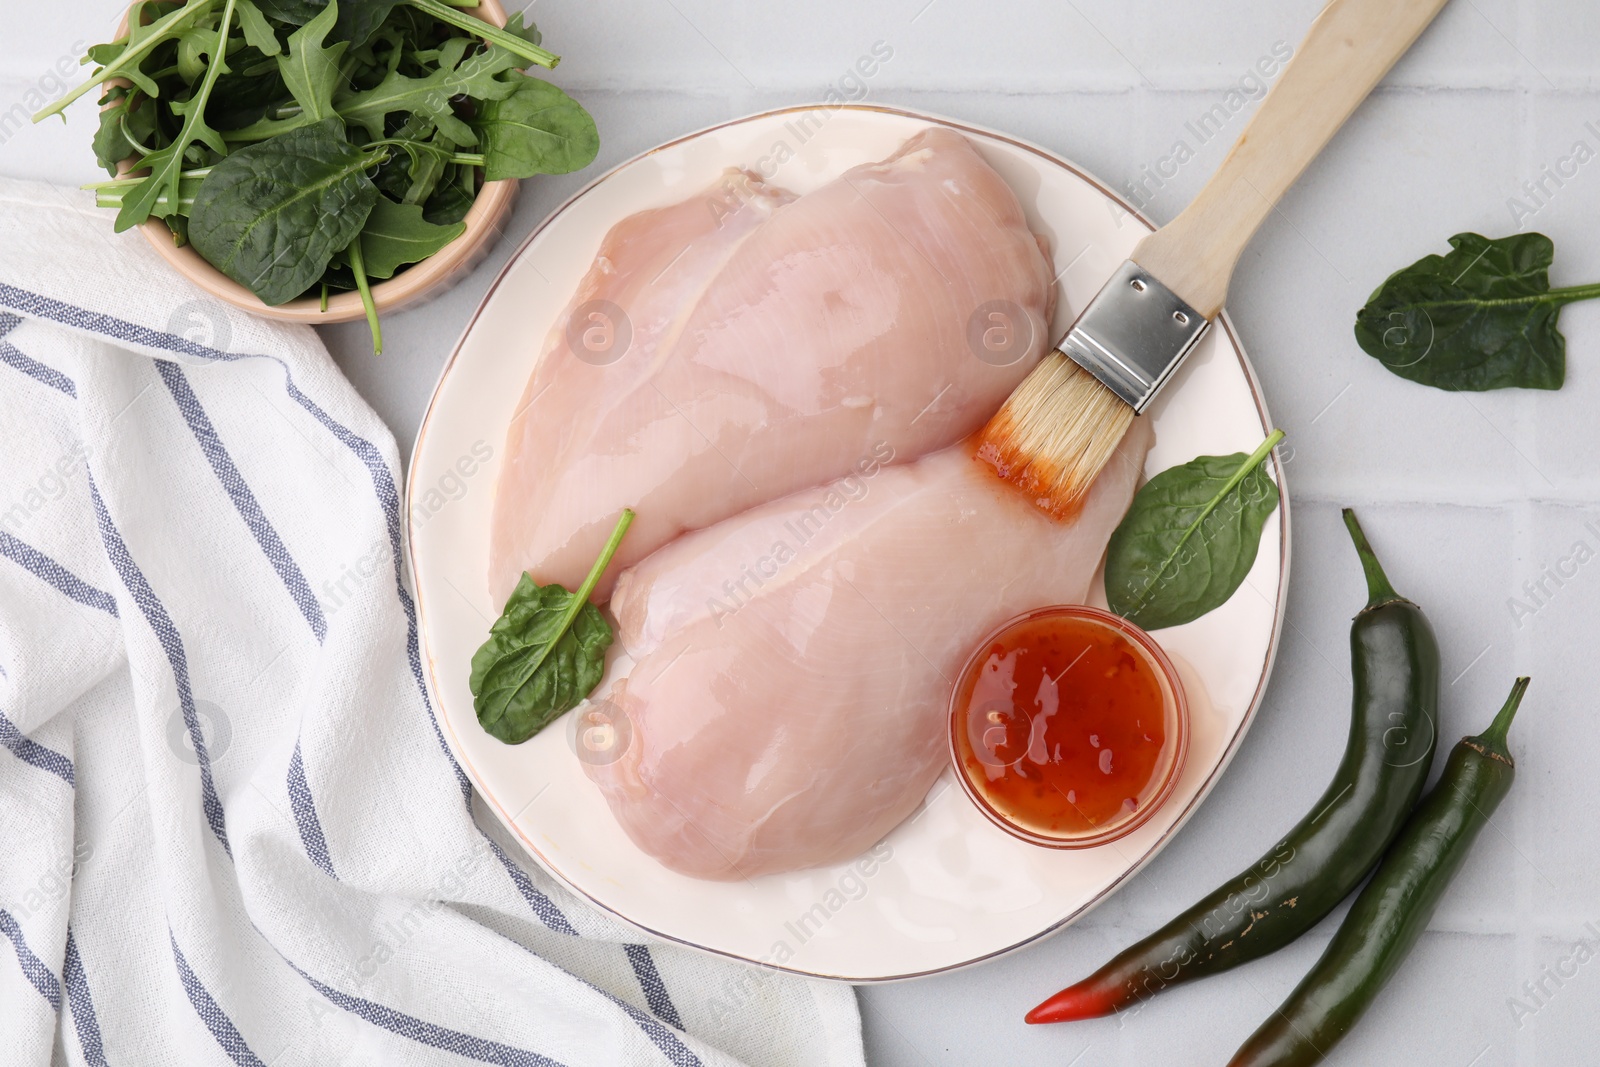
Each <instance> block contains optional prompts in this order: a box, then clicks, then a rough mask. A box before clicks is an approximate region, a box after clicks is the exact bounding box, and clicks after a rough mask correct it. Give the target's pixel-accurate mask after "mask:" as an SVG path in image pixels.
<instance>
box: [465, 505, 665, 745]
mask: <svg viewBox="0 0 1600 1067" xmlns="http://www.w3.org/2000/svg"><path fill="white" fill-rule="evenodd" d="M632 523H633V512H632V511H630V510H624V511H623V513H622V517H621V518H619V519H618V520H617V526H616V529H614V530H612V531H611V539H610V540H609V541H607V542H606V546H605V548H604V550H602V551H601V553H600V558H599V559H597V560H595V564H594V567H593V568H592V569H591V570H590V571H589V576H588V577H587V578H585V579H584V580H583V584H582V585H581V586H579V587H578V591H577V592H576V593H569V592H567V591H566V590H565V589H563V588H562V587H561V586H559V585H555V584H551V585H545V586H541V585H538V584H536V583H535V582H534V580H533V579H532V578H530V577H528V576H527V575H526V574H524V575H523V576H522V581H520V582H519V583H517V588H516V590H515V591H514V592H513V593H512V594H511V599H510V600H508V601H507V602H506V608H505V612H504V613H503V614H502V615H501V616H500V618H499V619H498V620H496V622H495V624H494V625H493V626H492V627H490V629H489V639H488V640H487V641H485V642H484V643H483V647H482V648H480V649H478V651H477V652H476V653H475V654H474V655H473V657H472V677H471V685H472V704H473V707H474V708H476V709H477V712H478V722H480V723H482V724H483V728H484V729H485V730H487V731H488V732H489V733H491V734H493V735H494V736H495V737H497V738H499V739H500V740H502V741H504V742H505V743H506V744H508V745H520V744H522V742H524V741H526V740H527V739H528V738H530V737H532V736H533V735H534V734H536V733H538V732H539V731H540V730H542V729H544V728H545V727H546V726H548V725H550V723H552V722H554V721H555V719H556V718H557V717H558V716H560V715H561V714H562V713H564V712H566V711H569V710H570V709H572V708H575V707H577V706H578V704H579V703H581V702H582V701H583V699H584V698H585V697H587V696H588V695H589V694H590V693H592V692H593V691H594V687H595V686H597V685H599V684H600V678H601V676H602V675H603V674H604V673H605V653H606V649H608V648H610V647H611V640H612V636H611V627H610V625H609V624H607V623H606V620H605V617H604V616H602V615H601V614H600V609H599V608H597V607H595V606H594V605H593V604H591V603H589V594H590V593H592V592H594V587H595V585H596V584H597V583H598V582H599V581H600V576H601V575H602V574H604V573H605V569H606V565H607V564H609V563H610V562H611V557H612V556H613V555H615V554H616V551H617V546H618V545H620V544H621V543H622V538H623V536H624V535H625V534H626V533H627V532H628V527H629V526H630V525H631V524H632Z"/></svg>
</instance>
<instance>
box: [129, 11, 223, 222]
mask: <svg viewBox="0 0 1600 1067" xmlns="http://www.w3.org/2000/svg"><path fill="white" fill-rule="evenodd" d="M235 2H236V0H227V2H226V4H225V5H224V7H223V9H222V18H221V19H220V20H219V22H218V26H217V31H216V36H215V37H214V38H213V43H212V45H211V49H210V56H211V62H210V63H209V64H208V65H207V66H206V68H205V76H204V78H203V79H202V80H201V82H200V86H199V88H197V89H196V90H195V91H194V93H193V95H191V96H190V97H189V99H187V100H183V101H172V102H171V103H169V104H168V105H167V107H168V108H170V109H171V111H172V113H173V114H175V115H182V116H183V126H182V128H180V129H179V131H178V135H177V136H176V137H174V138H173V139H172V143H171V144H168V145H166V146H164V147H162V148H158V149H156V150H155V151H154V152H151V153H150V154H149V155H147V156H144V157H143V158H142V159H140V160H139V167H140V169H146V168H148V169H149V171H150V176H149V177H148V178H146V179H145V180H144V182H143V183H141V184H140V186H139V187H138V188H137V189H135V190H134V191H133V192H131V193H129V194H128V195H127V196H126V197H124V198H123V201H122V208H121V210H119V211H118V212H117V221H116V224H115V226H114V227H113V229H115V230H116V231H117V232H118V233H121V232H122V231H123V230H126V229H128V228H130V227H133V226H137V225H138V224H139V223H141V222H143V221H145V220H146V219H148V218H150V217H151V216H152V215H153V216H155V217H156V218H166V217H167V216H169V215H173V214H175V213H177V211H178V175H179V174H180V173H182V171H183V169H184V163H185V160H186V157H187V156H188V154H189V149H190V147H191V146H193V145H194V144H195V143H196V142H199V143H200V144H203V145H205V146H206V147H208V148H210V149H212V150H213V151H215V152H216V153H217V155H219V156H223V155H227V152H228V146H227V144H226V143H225V142H224V141H223V140H222V135H221V134H219V133H218V132H217V131H216V130H213V129H212V128H211V127H210V126H209V125H207V124H206V118H205V113H206V103H207V102H208V101H209V100H210V99H211V90H212V88H213V87H214V86H215V85H216V84H217V78H219V77H220V76H221V75H222V74H223V72H224V71H226V70H227V69H228V64H227V60H226V59H225V57H226V55H227V52H228V31H229V29H230V27H232V25H233V8H234V4H235Z"/></svg>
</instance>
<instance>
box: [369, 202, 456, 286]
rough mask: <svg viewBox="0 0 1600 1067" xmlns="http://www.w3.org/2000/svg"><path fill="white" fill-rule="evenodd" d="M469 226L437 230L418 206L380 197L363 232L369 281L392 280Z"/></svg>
mask: <svg viewBox="0 0 1600 1067" xmlns="http://www.w3.org/2000/svg"><path fill="white" fill-rule="evenodd" d="M466 229H467V226H466V223H462V222H458V223H456V224H455V225H454V226H435V225H434V224H433V223H431V222H427V221H425V220H424V219H423V217H422V208H421V207H420V206H418V205H416V204H397V203H395V202H394V201H393V200H390V199H388V198H386V197H380V198H379V199H378V202H377V203H376V204H375V205H373V208H372V214H371V215H370V216H368V217H367V225H366V228H365V229H364V230H362V231H361V252H362V256H363V259H364V262H365V265H366V275H367V277H369V278H379V279H383V278H393V277H394V273H395V271H397V270H399V269H400V268H401V267H403V266H405V265H406V264H408V263H416V262H418V261H420V260H424V259H427V258H428V257H429V256H431V255H433V254H434V253H435V252H437V251H439V249H441V248H443V247H444V246H445V245H447V244H449V243H450V242H451V241H454V240H455V239H456V238H457V237H460V236H461V235H462V234H463V233H465V232H466Z"/></svg>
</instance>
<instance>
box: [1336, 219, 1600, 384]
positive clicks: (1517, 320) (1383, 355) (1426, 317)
mask: <svg viewBox="0 0 1600 1067" xmlns="http://www.w3.org/2000/svg"><path fill="white" fill-rule="evenodd" d="M1450 246H1451V251H1450V252H1448V253H1446V254H1445V255H1443V256H1424V257H1423V258H1422V259H1420V260H1418V261H1417V262H1415V263H1413V264H1412V265H1411V266H1409V267H1406V268H1405V269H1404V270H1400V271H1397V272H1395V273H1394V274H1392V275H1390V276H1389V278H1388V280H1387V281H1385V282H1384V283H1383V284H1382V285H1380V286H1379V287H1378V289H1377V291H1376V292H1374V293H1373V294H1372V296H1371V297H1370V298H1369V299H1368V300H1367V304H1366V306H1365V307H1363V308H1362V309H1361V310H1360V311H1359V312H1358V313H1357V314H1356V343H1358V344H1359V345H1360V346H1361V347H1362V349H1363V350H1364V351H1365V352H1366V353H1367V354H1368V355H1370V356H1372V357H1373V358H1374V359H1376V360H1378V362H1380V363H1382V364H1383V365H1384V366H1385V367H1387V368H1389V370H1390V371H1392V372H1394V373H1395V374H1397V375H1399V376H1400V377H1402V378H1408V379H1410V380H1411V381H1414V382H1421V383H1422V384H1423V385H1431V386H1433V387H1434V388H1436V389H1449V390H1461V391H1468V390H1470V391H1481V390H1485V389H1507V388H1514V387H1515V388H1523V389H1559V388H1561V383H1562V381H1563V380H1564V379H1565V377H1566V366H1567V355H1566V351H1567V345H1566V339H1565V338H1563V337H1562V336H1561V331H1560V330H1559V329H1557V318H1558V316H1559V315H1560V314H1561V309H1562V308H1563V307H1565V306H1566V305H1567V304H1571V303H1575V302H1576V301H1579V300H1589V299H1591V298H1593V297H1597V296H1600V286H1594V285H1590V286H1580V287H1576V288H1572V289H1551V288H1550V264H1551V262H1552V260H1553V259H1554V258H1555V246H1554V245H1553V244H1551V242H1550V238H1548V237H1546V236H1545V235H1544V234H1542V233H1523V234H1514V235H1512V236H1510V237H1502V238H1499V239H1498V240H1490V239H1488V238H1486V237H1481V236H1479V235H1478V234H1475V233H1458V234H1456V235H1455V236H1454V237H1452V238H1450Z"/></svg>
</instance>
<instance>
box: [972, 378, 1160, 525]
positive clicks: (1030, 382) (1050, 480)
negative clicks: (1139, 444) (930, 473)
mask: <svg viewBox="0 0 1600 1067" xmlns="http://www.w3.org/2000/svg"><path fill="white" fill-rule="evenodd" d="M1132 422H1133V409H1132V408H1131V407H1129V406H1128V405H1127V403H1126V402H1124V401H1123V399H1122V398H1121V397H1119V396H1117V394H1115V393H1113V392H1112V391H1111V390H1110V389H1107V388H1106V387H1105V386H1104V385H1102V384H1100V381H1099V379H1097V378H1095V376H1094V375H1092V374H1090V373H1089V372H1088V371H1086V370H1084V369H1083V368H1082V367H1080V366H1078V365H1077V364H1076V363H1074V362H1073V361H1072V360H1071V359H1068V358H1067V357H1066V356H1064V355H1062V354H1061V353H1060V352H1051V353H1050V354H1049V355H1047V356H1045V358H1044V360H1043V361H1042V362H1040V364H1039V365H1038V366H1037V367H1035V368H1034V369H1033V371H1032V373H1030V374H1029V375H1028V377H1027V378H1026V379H1024V380H1023V383H1022V384H1021V385H1019V386H1017V390H1016V392H1014V393H1012V394H1011V399H1009V400H1007V401H1006V403H1005V406H1004V407H1002V408H1001V409H1000V411H999V413H998V414H996V415H995V417H994V418H992V419H990V420H989V425H988V426H985V427H984V429H983V434H982V436H981V437H980V438H979V441H978V452H977V455H978V458H979V459H981V460H983V461H984V462H986V463H989V464H990V465H992V466H993V467H994V469H995V472H996V473H997V474H999V475H1000V478H1001V479H1002V480H1003V481H1006V482H1010V483H1011V484H1012V485H1014V486H1015V487H1016V488H1017V489H1019V490H1021V491H1022V492H1023V493H1025V494H1027V496H1028V497H1029V499H1031V500H1032V501H1033V502H1034V504H1035V505H1037V506H1038V507H1039V508H1041V509H1043V510H1044V511H1047V512H1049V513H1050V514H1051V515H1053V516H1055V517H1056V518H1058V519H1064V518H1068V517H1070V516H1071V515H1073V514H1074V513H1076V512H1077V510H1078V508H1079V507H1080V506H1081V504H1082V498H1083V495H1084V494H1085V493H1087V492H1088V491H1089V486H1090V484H1091V483H1093V482H1094V480H1095V478H1096V477H1098V476H1099V474H1100V471H1101V468H1103V467H1104V466H1105V465H1106V463H1107V461H1109V460H1110V459H1111V454H1112V453H1113V452H1115V451H1116V450H1117V445H1118V443H1120V442H1121V440H1122V437H1123V435H1124V434H1125V433H1127V432H1128V427H1129V425H1131V424H1132Z"/></svg>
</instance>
